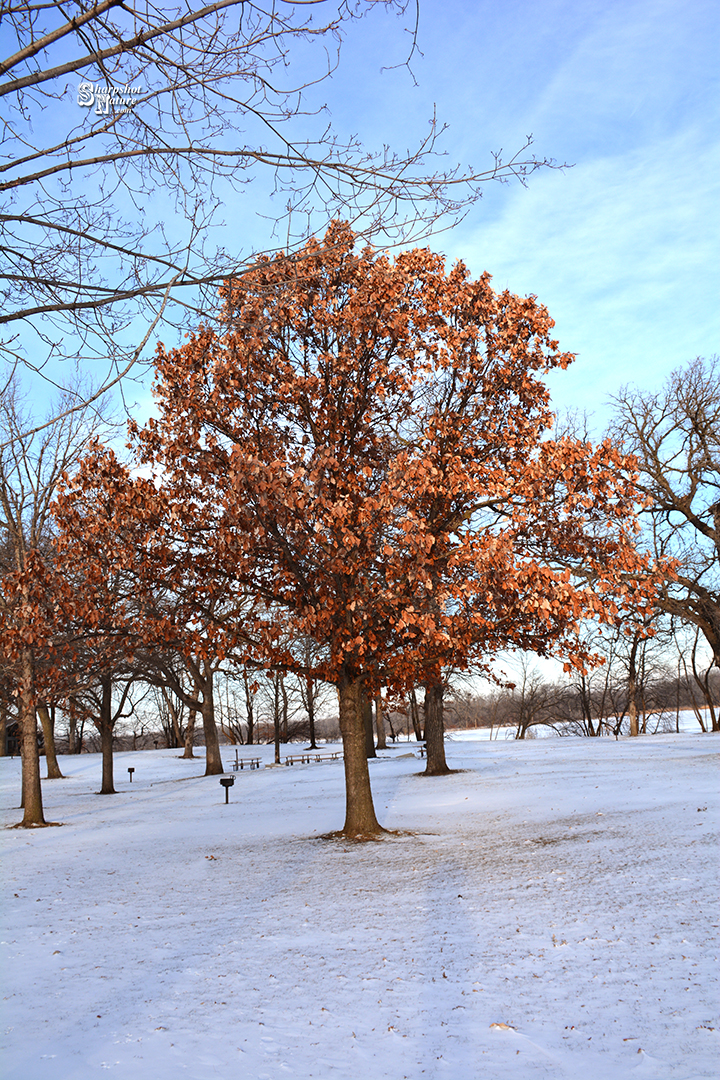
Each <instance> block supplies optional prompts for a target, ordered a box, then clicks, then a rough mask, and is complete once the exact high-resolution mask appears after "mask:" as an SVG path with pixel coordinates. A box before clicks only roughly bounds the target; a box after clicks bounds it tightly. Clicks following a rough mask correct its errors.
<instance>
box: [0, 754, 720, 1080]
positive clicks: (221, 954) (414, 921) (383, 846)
mask: <svg viewBox="0 0 720 1080" xmlns="http://www.w3.org/2000/svg"><path fill="white" fill-rule="evenodd" d="M718 749H720V741H718V737H717V736H713V735H702V734H700V733H697V734H695V733H692V734H681V735H658V736H654V737H645V738H640V739H634V740H621V741H619V742H616V741H615V740H613V739H602V740H598V739H537V740H534V741H530V742H524V743H523V742H514V741H503V740H493V741H492V742H489V741H479V740H473V739H471V738H469V737H467V736H465V737H463V738H462V739H453V740H449V741H448V745H447V750H448V757H449V761H450V764H451V765H452V766H453V767H454V768H456V769H459V770H462V771H460V772H457V773H456V774H454V775H451V776H448V777H442V778H427V777H424V776H421V775H419V774H420V770H421V768H422V762H421V761H420V760H419V759H418V758H416V757H414V756H410V754H411V750H412V744H407V743H404V744H401V745H400V746H398V747H396V748H394V749H391V750H389V751H387V752H386V753H384V754H383V756H382V759H381V760H377V761H373V762H372V763H371V766H370V767H371V775H372V780H373V789H374V792H375V798H376V805H377V808H378V814H379V817H380V819H381V821H382V822H383V824H384V825H386V826H387V827H388V828H389V829H393V830H396V835H390V836H388V838H387V839H385V840H383V841H382V842H379V843H370V844H362V845H355V844H348V843H343V842H339V841H337V840H335V841H333V840H327V839H322V838H321V835H320V834H323V833H326V832H329V831H330V830H333V829H337V828H339V827H340V826H341V825H342V819H343V798H344V797H343V782H342V764H340V763H332V762H328V763H320V764H312V765H305V766H293V767H292V768H275V769H265V768H263V769H261V770H259V771H253V772H247V771H244V772H241V773H238V774H237V776H236V781H235V786H234V787H233V788H232V790H231V793H230V803H229V805H227V806H226V805H224V792H223V789H222V788H221V786H220V784H219V783H218V778H217V777H208V778H205V777H203V776H202V775H201V774H202V771H203V763H202V761H195V762H193V761H184V760H182V759H180V758H178V757H177V753H178V752H177V751H168V750H164V751H163V750H160V751H150V752H144V753H135V754H131V753H128V754H120V755H118V757H117V761H116V777H117V786H118V788H119V793H118V794H117V795H114V796H99V795H96V794H94V792H95V791H96V790H97V788H98V787H99V781H100V760H99V757H98V756H97V755H83V756H82V757H65V758H62V759H61V767H62V769H63V771H65V772H66V773H67V776H68V778H67V779H64V780H56V781H53V782H47V783H45V785H44V791H45V804H46V816H47V818H48V820H54V821H60V822H62V823H63V827H62V828H49V829H38V830H33V831H27V830H12V829H5V830H3V833H2V841H3V847H4V864H5V873H4V885H3V889H4V902H3V933H2V950H3V958H4V963H3V972H4V973H3V976H2V980H3V997H4V999H5V1000H4V1003H3V1010H4V1015H3V1032H4V1038H3V1045H4V1051H3V1055H4V1059H3V1060H4V1065H3V1073H2V1075H3V1077H4V1080H87V1078H90V1077H95V1076H100V1075H105V1073H104V1071H101V1070H110V1073H111V1074H114V1075H115V1076H116V1077H118V1080H120V1078H122V1080H171V1078H172V1080H176V1078H177V1077H183V1076H185V1077H188V1078H189V1080H215V1078H222V1080H236V1078H237V1080H255V1078H258V1080H281V1078H286V1077H288V1078H291V1077H297V1078H299V1080H306V1078H311V1077H312V1078H316V1077H317V1078H328V1080H331V1078H334V1077H338V1078H348V1080H349V1078H352V1080H402V1078H409V1080H419V1078H428V1080H430V1078H432V1080H435V1078H447V1080H521V1078H522V1080H525V1078H535V1077H538V1078H540V1077H543V1078H546V1077H547V1078H555V1077H557V1078H574V1080H575V1078H580V1080H605V1078H607V1080H616V1078H618V1080H629V1078H632V1077H635V1078H637V1080H666V1078H668V1080H669V1078H677V1080H681V1078H682V1080H700V1078H703V1077H715V1076H716V1075H717V1072H718V1062H719V1059H718V1048H719V1043H720V1035H719V1033H718V1028H720V1023H718V1015H717V1009H718V994H717V975H718V967H717V963H716V948H715V942H716V934H717V925H718V923H717V920H718V914H717V913H718V903H717V901H718V881H717V877H718V874H717V870H718V860H717V848H716V843H715V841H716V835H717V821H718V785H717V773H716V769H715V759H716V757H717V751H718ZM259 752H260V753H261V754H262V756H263V759H264V760H266V761H268V760H270V759H271V755H272V748H271V747H261V748H259ZM230 757H231V754H230V752H229V751H228V750H227V749H226V750H225V758H226V761H229V759H230ZM128 767H134V769H135V773H134V776H133V781H134V782H133V783H132V785H130V784H129V783H128V773H127V769H128ZM18 791H19V762H18V761H17V760H14V761H11V760H8V759H0V801H1V802H2V811H3V819H4V821H5V822H6V823H12V822H14V821H17V820H18V818H19V814H18V811H17V809H15V807H16V806H17V801H18Z"/></svg>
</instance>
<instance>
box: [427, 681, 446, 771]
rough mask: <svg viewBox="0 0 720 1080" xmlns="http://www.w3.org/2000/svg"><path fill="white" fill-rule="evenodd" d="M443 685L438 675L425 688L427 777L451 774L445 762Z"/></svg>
mask: <svg viewBox="0 0 720 1080" xmlns="http://www.w3.org/2000/svg"><path fill="white" fill-rule="evenodd" d="M443 691H444V687H443V683H442V677H441V676H440V675H436V676H435V678H433V679H432V681H431V682H428V683H427V684H426V686H425V745H426V747H427V750H426V753H427V765H426V767H425V775H426V776H444V775H445V774H446V773H449V772H450V769H449V768H448V765H447V762H446V760H445V725H444V721H443Z"/></svg>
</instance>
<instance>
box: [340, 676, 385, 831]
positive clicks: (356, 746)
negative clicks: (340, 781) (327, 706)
mask: <svg viewBox="0 0 720 1080" xmlns="http://www.w3.org/2000/svg"><path fill="white" fill-rule="evenodd" d="M338 694H339V698H340V731H341V734H342V740H343V756H344V764H345V824H344V825H343V828H342V832H343V835H345V836H347V837H351V838H354V839H358V840H361V839H364V838H366V837H368V838H369V837H372V836H379V835H380V834H381V833H383V832H384V831H385V830H384V829H382V828H381V827H380V824H379V822H378V820H377V817H376V816H375V807H374V806H373V797H372V790H371V788H370V772H369V770H368V763H367V753H366V747H365V724H364V721H363V713H362V701H361V697H362V680H361V679H357V678H355V679H353V678H351V677H350V676H348V675H344V676H343V677H342V679H341V681H340V684H339V686H338Z"/></svg>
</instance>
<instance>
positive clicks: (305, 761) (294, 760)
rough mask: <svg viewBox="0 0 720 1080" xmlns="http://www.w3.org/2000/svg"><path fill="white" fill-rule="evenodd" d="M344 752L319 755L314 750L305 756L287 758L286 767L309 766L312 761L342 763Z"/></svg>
mask: <svg viewBox="0 0 720 1080" xmlns="http://www.w3.org/2000/svg"><path fill="white" fill-rule="evenodd" d="M342 756H343V755H342V750H333V751H332V752H331V753H326V754H319V753H317V752H316V751H314V750H311V751H310V752H307V751H306V752H305V753H304V754H291V755H290V757H286V758H285V764H286V765H298V764H299V765H309V764H310V762H311V761H342Z"/></svg>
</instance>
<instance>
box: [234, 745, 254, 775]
mask: <svg viewBox="0 0 720 1080" xmlns="http://www.w3.org/2000/svg"><path fill="white" fill-rule="evenodd" d="M232 767H233V771H234V772H237V771H238V769H259V768H260V758H259V757H246V758H241V757H238V752H237V750H236V751H235V760H234V761H233V763H232Z"/></svg>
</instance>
